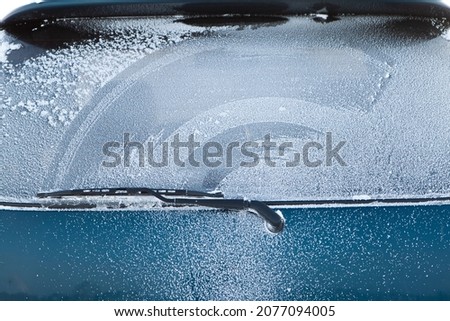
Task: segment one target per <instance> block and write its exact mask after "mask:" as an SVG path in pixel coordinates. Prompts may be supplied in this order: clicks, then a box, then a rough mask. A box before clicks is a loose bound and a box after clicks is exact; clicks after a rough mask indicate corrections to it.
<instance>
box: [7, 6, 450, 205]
mask: <svg viewBox="0 0 450 321" xmlns="http://www.w3.org/2000/svg"><path fill="white" fill-rule="evenodd" d="M320 19H323V15H320V14H319V15H318V16H317V15H312V16H301V17H289V16H288V17H284V16H283V17H281V16H275V17H274V16H271V17H265V16H259V17H258V18H257V19H253V20H252V19H247V20H246V19H244V18H242V17H240V18H239V17H238V18H235V17H234V18H233V17H219V18H217V19H212V20H211V19H210V20H207V19H203V18H186V17H184V18H183V17H179V16H177V17H172V16H168V17H154V18H139V19H118V18H115V19H113V18H98V19H89V20H87V19H82V18H79V19H60V20H55V21H51V22H43V23H42V25H40V26H39V27H36V29H35V30H33V31H32V32H31V33H30V34H29V35H27V36H24V35H25V33H23V34H22V37H16V36H14V34H13V33H9V32H6V31H2V32H1V39H2V53H1V56H0V57H1V58H2V61H1V79H2V81H1V88H0V90H1V94H2V101H1V126H0V131H1V133H0V137H1V145H2V148H3V151H4V152H3V153H2V154H1V156H0V157H1V162H0V163H1V166H2V176H1V185H2V190H1V197H2V198H4V199H7V200H27V199H30V198H33V197H34V196H35V195H36V194H37V193H39V192H42V191H53V190H61V189H74V188H100V187H123V186H125V187H142V186H146V187H152V188H174V189H175V188H183V189H190V190H199V191H213V190H220V191H222V192H223V193H224V194H225V195H226V196H227V197H249V198H252V199H259V200H299V199H321V198H328V199H332V198H354V197H363V198H364V197H372V198H379V197H381V198H383V197H422V196H427V195H445V194H448V192H449V187H450V179H449V173H448V170H447V169H448V168H449V165H450V151H449V150H448V148H447V147H448V146H449V138H450V136H449V130H448V124H449V123H450V114H449V113H448V112H447V111H448V107H449V105H448V102H449V101H450V91H449V90H448V80H449V79H448V75H449V72H450V62H449V60H448V52H449V47H450V42H449V40H448V33H447V31H446V28H447V26H448V20H446V19H445V18H405V17H397V16H392V17H391V16H389V17H359V16H356V17H339V18H338V19H333V21H332V22H330V23H323V22H324V21H322V20H320ZM326 19H328V18H327V17H325V20H326ZM325 22H326V21H325ZM15 31H16V33H18V34H20V28H18V29H15ZM424 70H425V71H426V73H425V72H424ZM177 142H178V143H179V144H181V145H179V147H180V148H178V150H177V149H176V148H174V144H175V145H176V143H177ZM183 144H184V145H183ZM191 145H192V146H191ZM244 147H245V148H244ZM205 154H206V155H205Z"/></svg>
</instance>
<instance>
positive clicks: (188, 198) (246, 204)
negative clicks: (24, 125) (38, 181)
mask: <svg viewBox="0 0 450 321" xmlns="http://www.w3.org/2000/svg"><path fill="white" fill-rule="evenodd" d="M107 196H114V197H125V196H142V197H145V196H153V197H154V198H156V199H158V200H159V201H161V202H163V203H165V204H168V205H173V206H188V205H191V206H204V207H210V208H217V209H226V210H248V211H251V212H254V213H256V214H257V215H258V216H260V217H261V218H262V219H263V220H264V221H265V222H266V226H267V229H268V230H269V231H270V232H272V233H280V232H281V231H282V230H283V228H284V218H283V216H282V215H281V214H280V213H277V212H275V211H274V210H273V209H271V208H270V207H269V206H267V205H266V204H265V203H263V202H260V201H253V200H247V199H225V198H224V195H223V194H222V193H220V192H213V193H205V192H198V191H190V190H179V189H151V188H96V189H75V190H63V191H56V192H49V193H39V194H37V197H38V198H51V199H62V198H65V197H107ZM63 206H64V207H63ZM66 206H69V207H70V208H77V207H76V206H80V207H79V208H92V207H95V204H90V203H89V202H87V203H78V204H62V203H59V204H51V205H50V206H46V207H51V208H66Z"/></svg>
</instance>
